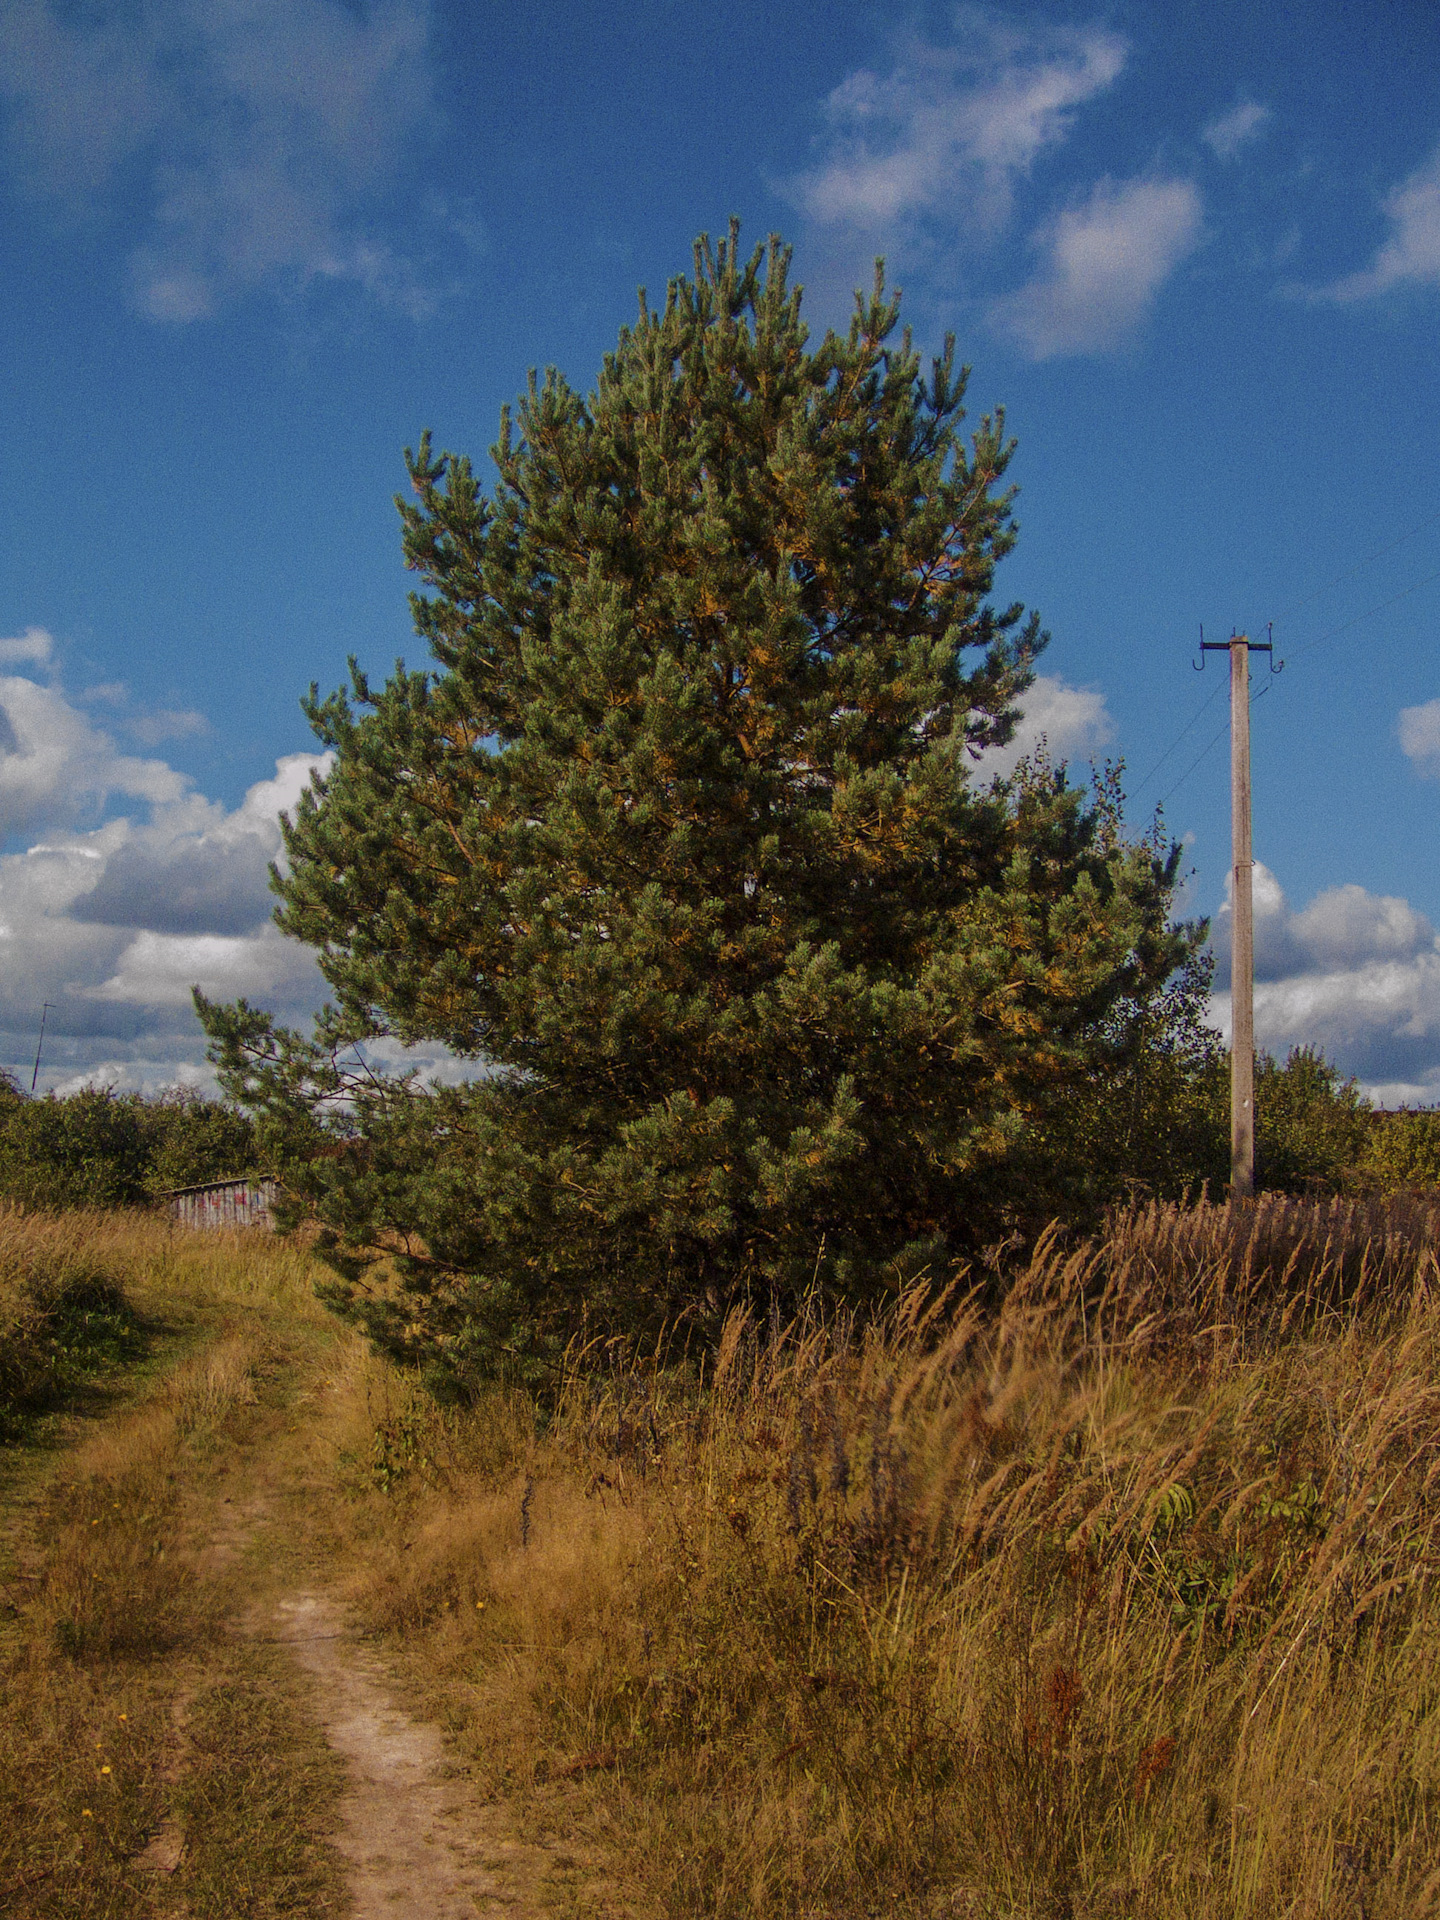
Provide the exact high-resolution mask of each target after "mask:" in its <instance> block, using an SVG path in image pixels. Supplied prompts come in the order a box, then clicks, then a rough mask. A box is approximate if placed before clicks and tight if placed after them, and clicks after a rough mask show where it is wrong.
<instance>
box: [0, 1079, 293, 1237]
mask: <svg viewBox="0 0 1440 1920" xmlns="http://www.w3.org/2000/svg"><path fill="white" fill-rule="evenodd" d="M256 1160H257V1152H256V1145H255V1134H254V1128H253V1126H252V1125H251V1123H250V1121H249V1120H248V1119H247V1118H246V1117H245V1116H244V1115H243V1114H241V1113H240V1112H238V1111H237V1110H236V1109H235V1108H234V1107H230V1106H227V1105H226V1104H225V1103H224V1102H223V1101H219V1100H206V1099H202V1098H201V1097H200V1096H199V1095H197V1094H193V1093H188V1092H175V1093H167V1094H165V1095H163V1096H162V1097H161V1098H160V1099H158V1100H147V1099H145V1098H144V1097H143V1096H141V1095H140V1094H136V1093H127V1094H120V1093H116V1092H115V1091H114V1090H113V1089H111V1088H105V1087H85V1088H82V1089H81V1090H80V1091H79V1092H78V1093H72V1094H67V1095H65V1096H63V1097H61V1096H60V1095H57V1094H53V1093H51V1094H46V1095H45V1096H44V1098H43V1099H39V1100H30V1099H26V1098H24V1097H23V1096H22V1095H20V1094H18V1093H14V1092H13V1091H12V1093H11V1095H10V1097H9V1098H6V1099H0V1199H3V1200H8V1201H11V1202H12V1203H15V1204H18V1205H20V1206H25V1207H40V1208H45V1209H49V1210H54V1209H62V1208H70V1207H137V1206H144V1205H146V1204H147V1203H148V1202H149V1201H151V1200H152V1199H153V1198H154V1197H155V1195H157V1194H159V1193H164V1192H166V1191H168V1190H169V1189H170V1188H172V1187H185V1186H196V1185H199V1184H200V1183H201V1182H203V1181H206V1180H223V1179H229V1178H238V1177H240V1176H242V1175H244V1174H247V1173H249V1172H251V1171H253V1170H254V1168H255V1166H256Z"/></svg>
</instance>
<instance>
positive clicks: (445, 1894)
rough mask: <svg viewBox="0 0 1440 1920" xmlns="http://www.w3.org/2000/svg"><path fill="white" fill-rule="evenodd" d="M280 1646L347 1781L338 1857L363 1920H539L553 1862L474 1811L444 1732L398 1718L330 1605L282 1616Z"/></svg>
mask: <svg viewBox="0 0 1440 1920" xmlns="http://www.w3.org/2000/svg"><path fill="white" fill-rule="evenodd" d="M275 1616H276V1622H277V1637H278V1638H279V1639H280V1640H281V1641H282V1642H283V1643H284V1644H285V1645H286V1646H288V1647H290V1648H291V1649H292V1650H293V1652H294V1655H295V1658H296V1659H297V1660H298V1661H299V1662H300V1664H301V1665H302V1666H303V1667H304V1668H305V1670H306V1672H307V1673H309V1674H310V1675H311V1676H312V1677H313V1679H314V1681H315V1683H316V1692H315V1701H316V1711H317V1712H318V1715H319V1718H320V1723H321V1725H322V1727H323V1728H324V1731H325V1737H326V1739H327V1740H328V1741H329V1742H330V1745H331V1746H332V1747H333V1748H334V1749H335V1751H336V1752H337V1753H339V1754H340V1755H341V1756H342V1757H343V1759H344V1761H345V1763H346V1766H347V1768H348V1770H349V1775H350V1788H349V1791H348V1793H347V1794H346V1796H345V1799H344V1802H343V1804H342V1814H343V1819H344V1825H343V1827H342V1829H341V1832H340V1835H339V1838H338V1845H339V1848H340V1851H341V1853H342V1854H343V1855H344V1856H345V1859H346V1861H347V1863H348V1873H347V1876H346V1877H347V1880H348V1883H349V1887H350V1892H351V1895H352V1898H353V1900H354V1908H353V1913H354V1920H389V1917H393V1920H410V1917H411V1916H413V1917H414V1920H472V1916H474V1915H477V1914H483V1915H486V1916H489V1915H500V1914H504V1915H510V1916H514V1917H515V1920H520V1916H528V1915H530V1914H538V1913H539V1912H540V1910H541V1909H540V1906H539V1890H540V1886H541V1883H542V1881H543V1879H544V1874H545V1866H546V1862H545V1856H544V1854H543V1851H542V1850H541V1849H540V1848H538V1847H531V1846H525V1845H523V1844H522V1843H521V1842H520V1841H518V1840H517V1839H515V1838H514V1836H513V1835H512V1834H510V1833H509V1832H508V1831H507V1829H506V1822H505V1820H504V1816H503V1813H501V1812H499V1811H497V1810H496V1809H494V1808H490V1807H483V1806H479V1805H477V1804H476V1802H475V1800H474V1798H473V1796H472V1795H471V1794H470V1793H469V1792H468V1791H467V1789H466V1787H465V1784H464V1782H463V1781H461V1780H458V1779H456V1778H455V1777H454V1776H453V1774H452V1772H451V1770H450V1769H449V1768H448V1767H447V1765H446V1758H445V1751H444V1746H443V1743H442V1741H441V1738H440V1735H439V1733H438V1731H437V1730H436V1729H435V1728H434V1727H432V1726H426V1725H424V1724H423V1723H422V1722H420V1721H418V1720H414V1719H412V1718H411V1717H410V1715H409V1714H407V1713H405V1712H404V1711H403V1710H402V1709H401V1708H399V1707H397V1706H396V1705H395V1703H394V1700H393V1698H392V1694H391V1689H390V1683H389V1681H388V1679H387V1676H386V1675H385V1673H384V1670H383V1668H382V1667H381V1665H380V1663H379V1662H378V1661H377V1660H376V1659H375V1658H374V1656H373V1655H372V1654H371V1653H370V1652H368V1651H367V1650H366V1649H365V1648H364V1647H362V1646H358V1645H357V1644H356V1643H355V1641H354V1640H353V1638H352V1637H351V1636H350V1634H349V1633H347V1631H346V1627H345V1620H344V1615H343V1614H342V1612H341V1610H340V1608H339V1607H338V1606H337V1605H336V1604H335V1602H334V1601H333V1600H330V1599H327V1598H326V1597H325V1596H324V1595H323V1594H315V1593H297V1594H292V1595H289V1596H288V1597H286V1598H285V1599H282V1600H281V1601H280V1602H279V1604H278V1606H277V1607H276V1609H275Z"/></svg>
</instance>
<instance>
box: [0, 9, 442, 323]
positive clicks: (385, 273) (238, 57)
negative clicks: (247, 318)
mask: <svg viewBox="0 0 1440 1920" xmlns="http://www.w3.org/2000/svg"><path fill="white" fill-rule="evenodd" d="M428 6H429V0H370V4H368V5H366V6H363V7H360V6H352V5H348V4H346V0H131V3H130V4H121V3H120V0H108V4H107V0H98V4H95V5H90V6H87V7H84V8H76V7H70V6H65V5H61V4H59V0H5V4H4V5H3V6H0V107H3V109H4V122H5V126H4V133H5V144H4V153H5V158H6V161H7V163H8V168H9V171H10V174H11V177H12V179H13V180H14V182H15V183H16V184H17V186H19V187H20V188H21V189H22V190H23V191H25V192H27V193H28V194H29V195H30V196H31V197H33V198H36V199H39V200H44V201H49V202H52V203H55V204H58V205H60V206H64V207H68V208H70V209H71V210H72V211H81V212H85V213H94V212H96V211H97V210H98V211H102V212H104V213H105V214H106V215H107V216H109V217H113V218H116V219H118V220H120V221H121V222H123V223H124V224H125V225H126V226H127V227H128V229H129V232H130V246H129V271H130V276H131V292H132V296H133V298H134V300H135V302H136V304H137V305H138V306H139V308H140V309H141V311H142V312H144V313H146V314H148V315H150V316H151V317H152V318H155V319H159V320H170V321H177V322H184V321H189V320H195V319H198V318H200V317H202V316H203V315H206V314H208V313H211V312H213V311H214V310H215V308H216V307H217V306H218V305H220V304H221V303H222V302H223V301H224V300H225V299H226V298H228V297H230V296H232V295H233V294H234V293H236V292H237V291H240V290H243V289H246V288H251V287H256V286H261V285H269V284H277V283H278V284H289V285H294V284H303V283H307V282H311V281H314V280H316V279H317V278H323V279H329V280H341V279H343V280H350V281H354V282H356V283H358V284H360V285H362V286H364V287H365V288H366V289H367V290H368V291H370V292H371V293H373V294H375V295H377V296H378V297H380V298H382V299H385V300H387V301H390V302H391V303H394V304H398V305H401V306H406V307H410V308H418V307H419V306H420V305H422V304H423V303H424V300H425V297H426V296H425V292H424V289H423V287H422V286H421V285H420V282H419V280H418V277H417V275H416V273H415V271H414V269H413V267H412V266H411V265H410V264H409V262H408V261H407V260H406V259H405V258H404V257H403V256H402V255H401V254H399V253H397V252H396V251H394V250H393V248H392V247H391V246H389V245H387V243H386V242H385V240H384V238H383V236H381V235H378V234H377V233H376V232H375V231H374V230H373V227H374V221H373V217H372V216H373V214H374V209H375V205H376V203H377V202H378V201H379V200H380V199H383V196H384V193H385V191H386V189H387V187H388V185H389V184H390V182H391V179H392V176H393V173H394V170H395V168H396V165H397V162H398V160H399V158H400V156H401V154H402V152H403V149H404V145H405V142H406V141H407V139H409V138H411V137H413V135H414V134H415V132H416V130H417V129H418V127H419V126H420V124H421V122H422V120H423V119H424V116H425V114H426V112H427V110H428V107H429V95H430V85H429V69H428V60H427V37H428V25H429V22H428Z"/></svg>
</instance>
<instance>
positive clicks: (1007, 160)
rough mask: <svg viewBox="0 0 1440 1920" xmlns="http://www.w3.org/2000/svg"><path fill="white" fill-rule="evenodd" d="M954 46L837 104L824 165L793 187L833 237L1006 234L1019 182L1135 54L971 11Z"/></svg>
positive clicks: (859, 85) (1074, 33) (852, 78)
mask: <svg viewBox="0 0 1440 1920" xmlns="http://www.w3.org/2000/svg"><path fill="white" fill-rule="evenodd" d="M957 26H958V31H957V36H956V40H955V43H954V44H953V45H947V46H935V45H932V44H929V43H927V42H924V41H921V40H918V39H911V40H909V41H907V42H906V43H905V44H904V45H903V46H902V48H901V50H900V52H899V54H898V57H897V58H896V60H895V63H894V65H893V66H892V67H891V69H890V70H889V71H888V72H886V73H877V72H874V71H871V70H870V69H868V68H862V69H859V70H857V71H856V72H854V73H852V74H850V75H849V76H848V77H847V78H846V79H845V80H844V81H842V83H841V84H840V86H838V87H837V88H836V89H835V91H834V92H833V93H832V94H831V95H830V97H829V99H828V100H827V101H826V103H825V114H826V119H827V121H828V122H829V134H828V137H827V139H826V142H825V151H824V156H823V158H822V159H821V160H820V162H819V164H818V165H816V166H814V167H812V168H810V169H809V170H807V171H806V172H803V173H801V174H799V175H797V176H796V177H795V178H794V179H793V180H791V181H790V182H789V183H788V188H787V190H788V192H789V194H790V197H791V198H792V199H793V200H794V201H795V203H796V204H797V205H798V206H799V207H800V208H801V209H802V211H803V212H805V213H806V214H807V215H809V217H810V218H811V219H812V220H815V221H816V222H818V223H820V224H821V225H824V226H847V227H851V228H854V229H858V230H862V231H864V232H867V233H876V234H878V233H881V232H884V233H886V234H887V235H893V234H894V233H895V230H896V229H897V228H899V227H904V226H905V225H906V224H907V223H911V222H914V221H916V220H920V219H923V218H926V217H930V216H933V217H937V218H938V219H940V220H941V221H942V222H944V223H945V224H946V225H955V226H960V225H967V224H975V225H979V226H980V227H982V228H983V227H989V228H994V227H997V226H999V225H1003V223H1004V222H1005V220H1006V219H1008V217H1009V214H1010V210H1011V204H1012V196H1013V193H1014V188H1015V184H1016V182H1017V180H1019V179H1020V178H1021V177H1023V176H1024V175H1025V174H1026V173H1027V172H1028V171H1029V170H1030V168H1031V167H1032V166H1033V164H1034V162H1035V160H1036V159H1037V157H1038V156H1039V155H1040V154H1041V153H1042V152H1043V151H1044V150H1045V149H1046V148H1047V147H1051V146H1054V145H1056V144H1057V143H1058V142H1060V141H1062V140H1063V139H1064V138H1065V137H1066V135H1067V133H1068V132H1069V130H1070V126H1071V123H1072V121H1073V119H1074V115H1075V112H1076V109H1077V108H1079V107H1080V106H1082V105H1083V104H1084V103H1085V102H1086V101H1087V100H1090V99H1092V98H1094V96H1095V95H1096V94H1099V93H1101V92H1103V91H1104V90H1105V89H1106V88H1107V87H1109V86H1110V85H1111V84H1112V82H1113V81H1114V80H1115V79H1116V77H1117V75H1118V74H1119V73H1120V70H1121V68H1122V67H1123V66H1124V64H1125V56H1126V43H1125V41H1124V40H1123V39H1121V38H1120V36H1119V35H1118V34H1115V33H1112V32H1110V31H1108V30H1106V29H1104V28H1100V27H1088V28H1069V27H1046V26H1036V27H1034V28H1029V29H1027V28H1022V27H1020V26H1017V25H1016V24H1015V23H1014V22H1013V21H1011V20H1008V19H1004V18H1002V17H1001V16H999V15H997V14H992V13H989V12H986V11H982V10H981V9H979V8H975V7H969V8H964V9H962V10H961V12H960V13H959V15H958V16H957Z"/></svg>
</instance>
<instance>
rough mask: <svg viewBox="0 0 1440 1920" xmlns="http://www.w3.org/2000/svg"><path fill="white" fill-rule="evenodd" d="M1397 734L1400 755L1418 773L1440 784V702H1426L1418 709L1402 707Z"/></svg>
mask: <svg viewBox="0 0 1440 1920" xmlns="http://www.w3.org/2000/svg"><path fill="white" fill-rule="evenodd" d="M1396 731H1397V733H1398V734H1399V735H1400V751H1401V752H1402V753H1403V754H1404V755H1405V757H1406V759H1407V760H1409V761H1410V762H1411V764H1412V765H1413V766H1414V768H1415V771H1416V772H1417V773H1420V774H1424V775H1426V776H1427V778H1429V779H1431V780H1440V700H1427V701H1426V702H1425V703H1424V705H1423V706H1419V707H1402V708H1401V709H1400V719H1399V722H1398V725H1397V727H1396Z"/></svg>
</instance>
